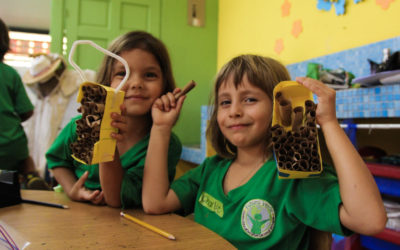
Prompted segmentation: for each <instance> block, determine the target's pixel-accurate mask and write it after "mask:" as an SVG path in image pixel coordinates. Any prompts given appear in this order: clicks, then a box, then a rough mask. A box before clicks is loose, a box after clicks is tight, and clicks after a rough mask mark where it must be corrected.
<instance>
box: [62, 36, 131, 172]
mask: <svg viewBox="0 0 400 250" xmlns="http://www.w3.org/2000/svg"><path fill="white" fill-rule="evenodd" d="M78 44H89V45H91V46H93V47H95V48H96V49H98V50H100V51H102V52H103V53H105V54H107V55H109V56H111V57H114V58H115V59H117V60H119V61H120V62H121V63H122V64H123V65H124V66H125V71H126V74H125V77H124V79H123V80H122V81H121V83H120V85H119V86H118V87H117V88H116V89H114V88H111V87H108V86H105V85H102V84H99V83H94V82H88V81H87V80H86V78H85V76H84V74H83V72H82V70H81V69H80V68H79V67H78V65H76V64H75V62H74V61H73V59H72V58H73V53H74V51H75V48H76V46H77V45H78ZM68 60H69V63H70V64H71V65H72V66H73V67H74V69H75V70H76V71H78V73H79V74H80V76H81V78H82V80H83V83H82V84H81V85H80V87H79V93H78V98H77V101H78V102H79V103H81V106H80V107H79V109H78V112H80V113H82V118H81V119H79V120H77V121H76V133H77V136H78V137H77V140H76V141H75V142H73V143H71V145H70V147H71V150H72V157H73V158H74V159H75V160H77V161H79V162H81V163H84V164H88V165H91V164H96V163H100V162H107V161H112V160H113V158H114V153H115V147H116V141H115V139H112V138H111V136H110V134H111V132H117V129H115V128H113V127H111V116H110V115H111V113H112V112H116V113H119V114H120V113H121V110H120V105H121V104H122V103H123V101H124V95H125V92H123V91H121V90H120V89H121V88H122V87H123V85H124V84H125V83H126V81H127V80H128V78H129V67H128V64H127V63H126V61H125V60H124V59H123V58H121V57H120V56H118V55H116V54H113V53H111V52H110V51H108V50H105V49H104V48H102V47H100V46H98V45H97V44H95V43H94V42H92V41H89V40H78V41H75V42H74V43H73V45H72V47H71V51H70V54H69V58H68Z"/></svg>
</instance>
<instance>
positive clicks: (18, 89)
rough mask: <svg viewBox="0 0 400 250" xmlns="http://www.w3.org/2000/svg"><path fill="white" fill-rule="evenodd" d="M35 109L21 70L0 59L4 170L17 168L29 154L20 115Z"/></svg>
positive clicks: (0, 156)
mask: <svg viewBox="0 0 400 250" xmlns="http://www.w3.org/2000/svg"><path fill="white" fill-rule="evenodd" d="M32 110H33V105H32V103H31V101H30V100H29V98H28V95H27V94H26V91H25V88H24V85H23V83H22V81H21V77H20V76H19V74H18V73H17V71H16V70H15V69H14V68H12V67H10V66H8V65H7V64H4V63H3V62H0V160H1V165H0V169H7V170H17V169H16V168H17V167H18V162H19V161H21V160H24V159H26V158H27V157H28V156H29V152H28V142H27V138H26V135H25V132H24V129H23V127H22V125H21V118H20V115H21V114H24V113H27V112H30V111H32Z"/></svg>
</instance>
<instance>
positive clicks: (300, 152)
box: [272, 81, 323, 179]
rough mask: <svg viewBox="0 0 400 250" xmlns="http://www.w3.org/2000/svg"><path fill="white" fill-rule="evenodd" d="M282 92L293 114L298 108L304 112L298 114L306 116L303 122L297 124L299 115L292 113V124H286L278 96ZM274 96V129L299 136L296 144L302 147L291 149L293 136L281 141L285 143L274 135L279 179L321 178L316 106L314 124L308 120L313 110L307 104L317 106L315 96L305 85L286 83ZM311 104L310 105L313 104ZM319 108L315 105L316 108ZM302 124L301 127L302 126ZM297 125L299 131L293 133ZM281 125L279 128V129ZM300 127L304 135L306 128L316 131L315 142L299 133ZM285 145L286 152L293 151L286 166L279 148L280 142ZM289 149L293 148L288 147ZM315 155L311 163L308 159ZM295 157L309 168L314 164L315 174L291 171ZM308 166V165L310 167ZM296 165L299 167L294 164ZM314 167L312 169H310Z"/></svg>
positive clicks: (276, 87)
mask: <svg viewBox="0 0 400 250" xmlns="http://www.w3.org/2000/svg"><path fill="white" fill-rule="evenodd" d="M278 92H280V94H281V96H283V97H284V98H285V99H286V101H288V102H289V103H290V104H291V108H290V110H295V108H297V110H299V108H298V107H301V108H300V111H298V112H300V113H301V112H302V114H303V115H302V118H299V119H301V120H299V119H297V122H296V117H295V114H294V113H293V111H292V112H291V121H290V123H288V122H283V120H285V117H287V115H285V114H282V113H283V111H282V105H281V104H282V101H278V100H277V99H276V96H277V94H278ZM273 94H274V95H273V96H274V100H273V115H272V128H274V127H275V128H276V127H283V129H284V132H283V133H284V134H285V135H289V134H291V135H296V137H295V138H297V139H296V140H297V141H298V142H301V143H300V146H296V147H295V146H290V144H288V142H287V141H288V140H286V139H288V138H289V136H288V137H287V138H286V139H282V138H284V137H281V139H279V138H278V137H276V136H275V137H274V132H273V145H274V147H273V149H274V157H275V160H276V162H277V168H278V171H279V178H280V179H294V178H309V177H317V176H319V175H320V174H321V172H322V170H323V167H322V159H321V150H320V147H319V141H318V133H317V127H316V124H315V106H314V113H313V115H314V121H313V122H310V120H308V116H307V114H308V113H307V112H309V111H307V110H310V109H309V108H307V107H306V104H305V103H306V101H312V104H314V102H313V94H312V92H311V91H310V90H309V89H307V88H306V87H304V86H302V85H301V84H299V83H297V82H295V81H283V82H280V83H279V84H278V85H277V86H275V88H274V91H273ZM309 103H310V102H308V104H309ZM314 105H315V104H314ZM299 121H300V124H298V123H299ZM295 123H297V126H296V129H295V130H293V129H294V128H295V125H294V124H295ZM278 125H279V126H278ZM299 126H300V129H302V130H301V131H306V130H303V129H304V128H307V130H309V129H311V128H312V132H313V138H312V140H309V139H308V137H311V136H310V135H309V134H308V132H301V133H300V132H298V131H299V129H298V128H299ZM310 131H311V130H310ZM297 133H300V138H299V137H297V136H298V134H297ZM281 141H285V142H283V143H286V144H285V145H284V144H282V145H283V146H285V147H286V148H289V146H290V147H291V151H290V150H289V149H288V152H289V151H290V153H287V154H286V161H285V163H284V164H282V162H283V160H282V158H284V157H281V155H282V152H281V151H280V149H279V148H278V146H277V144H279V142H281ZM286 145H289V146H286ZM292 151H293V152H292ZM309 151H310V152H312V157H308V158H310V159H307V157H306V156H307V155H308V154H310V155H311V153H308V152H309ZM291 154H294V155H295V157H300V158H301V159H302V161H303V164H305V165H307V164H311V162H312V164H313V170H311V169H310V167H304V168H303V170H293V168H290V167H289V166H290V164H292V163H291V162H290V161H289V160H287V159H288V157H292V156H290V155H291ZM307 162H308V163H307ZM293 164H295V163H293ZM307 166H310V165H307Z"/></svg>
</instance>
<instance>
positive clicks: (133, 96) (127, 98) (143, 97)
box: [124, 95, 147, 101]
mask: <svg viewBox="0 0 400 250" xmlns="http://www.w3.org/2000/svg"><path fill="white" fill-rule="evenodd" d="M124 99H125V100H137V101H140V100H145V99H147V98H146V97H145V96H143V95H129V96H125V98H124Z"/></svg>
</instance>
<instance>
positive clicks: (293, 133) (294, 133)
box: [292, 131, 301, 139]
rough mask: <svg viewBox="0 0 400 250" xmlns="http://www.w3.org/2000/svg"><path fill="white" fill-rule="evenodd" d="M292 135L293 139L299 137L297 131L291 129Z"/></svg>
mask: <svg viewBox="0 0 400 250" xmlns="http://www.w3.org/2000/svg"><path fill="white" fill-rule="evenodd" d="M292 135H293V138H294V139H300V138H301V134H300V132H298V131H293V132H292Z"/></svg>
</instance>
